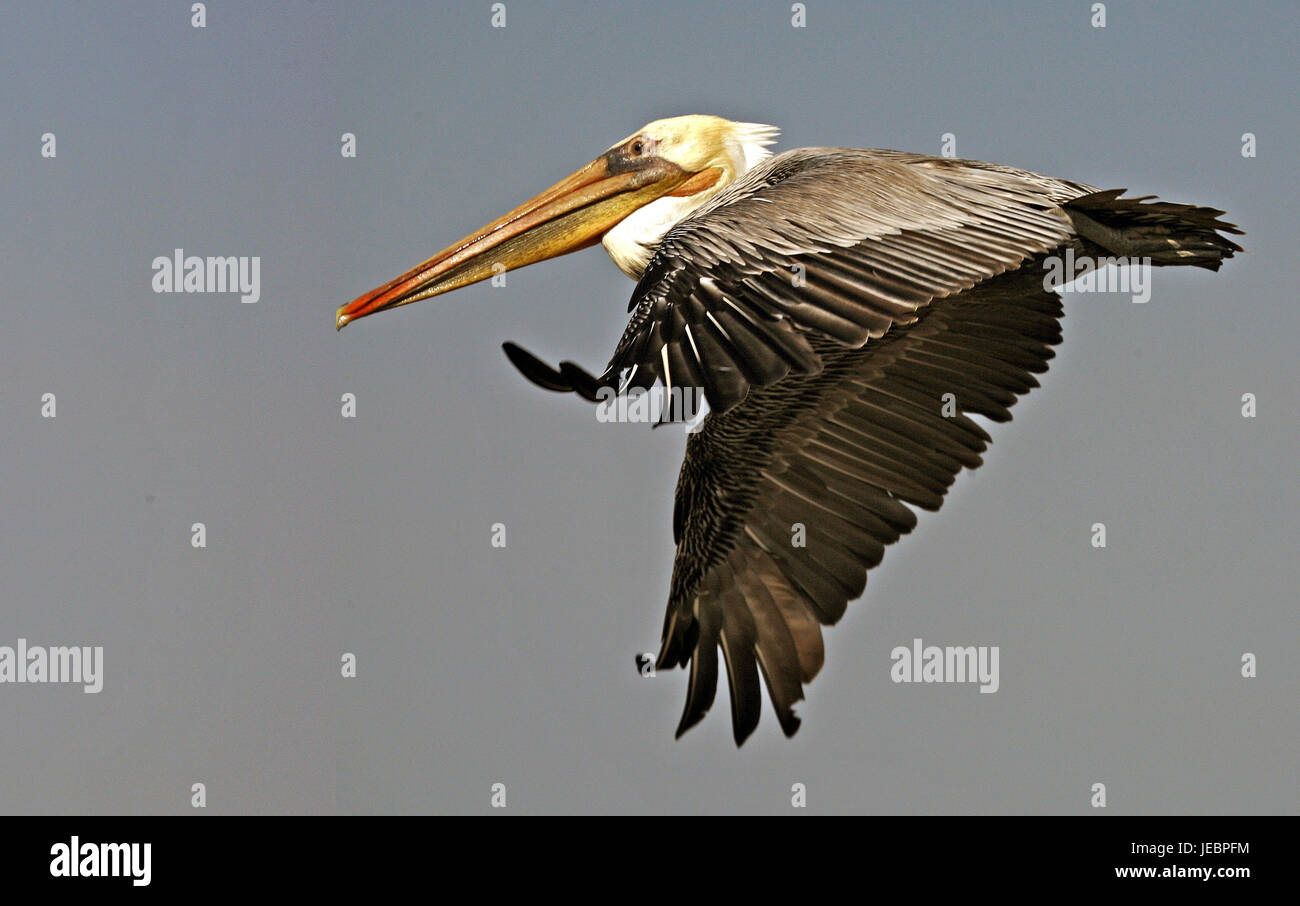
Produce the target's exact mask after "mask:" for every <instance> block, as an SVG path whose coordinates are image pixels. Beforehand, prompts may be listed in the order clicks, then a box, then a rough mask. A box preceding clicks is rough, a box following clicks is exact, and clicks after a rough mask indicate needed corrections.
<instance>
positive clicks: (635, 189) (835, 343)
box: [335, 115, 1242, 745]
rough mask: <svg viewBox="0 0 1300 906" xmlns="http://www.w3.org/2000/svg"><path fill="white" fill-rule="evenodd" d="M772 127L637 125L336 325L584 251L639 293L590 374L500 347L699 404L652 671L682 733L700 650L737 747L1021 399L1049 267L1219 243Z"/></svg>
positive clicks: (986, 174)
mask: <svg viewBox="0 0 1300 906" xmlns="http://www.w3.org/2000/svg"><path fill="white" fill-rule="evenodd" d="M777 132H778V130H777V129H775V128H773V127H771V126H766V125H761V124H755V123H741V122H731V121H728V120H725V119H721V118H719V117H715V116H698V115H696V116H681V117H674V118H671V119H662V120H656V121H654V122H652V123H650V124H648V125H646V126H645V127H644V128H642V129H639V130H637V132H635V133H634V134H632V135H630V136H628V137H627V138H625V139H623V140H622V141H620V142H618V143H617V144H615V145H614V146H613V147H611V148H610V149H609V150H607V151H606V152H605V153H603V154H601V155H600V156H599V157H597V158H596V159H595V160H593V161H592V162H591V163H589V164H587V165H586V166H585V167H583V168H582V169H580V170H578V171H577V172H576V173H574V174H573V175H572V176H569V177H568V178H566V179H563V180H561V181H560V182H558V183H556V184H555V185H554V186H552V187H551V188H549V189H547V190H546V191H544V192H542V193H541V194H540V195H538V196H536V197H535V198H533V199H531V200H530V201H527V202H525V203H524V204H523V205H521V206H520V207H518V208H515V209H514V210H513V211H510V212H509V213H507V214H505V215H503V216H502V217H500V218H498V219H496V220H494V221H492V222H491V223H489V224H488V225H487V226H485V227H483V228H482V229H480V230H476V231H474V232H473V233H470V234H469V235H468V236H466V237H465V238H463V239H461V240H460V241H459V242H456V243H453V244H452V245H450V246H448V247H447V248H446V249H444V250H443V251H441V252H439V253H438V254H436V255H434V256H433V257H432V258H429V259H428V260H426V261H424V262H423V263H421V264H419V265H417V266H416V267H414V268H412V269H411V270H409V271H407V272H406V273H404V274H402V275H401V276H399V277H397V278H395V279H393V280H391V281H389V282H388V283H385V284H384V285H383V286H380V287H378V288H376V289H374V290H371V291H370V292H368V293H365V294H364V295H362V296H359V297H358V298H357V299H355V300H354V301H352V302H350V303H348V304H347V305H343V306H341V307H340V308H339V309H338V310H337V312H336V314H335V326H336V327H337V328H338V329H340V330H341V329H342V328H343V327H344V326H345V325H348V324H351V323H352V322H353V321H356V320H358V319H360V318H364V317H367V316H369V315H372V314H375V313H376V312H381V311H388V310H391V309H394V308H398V307H400V306H403V305H409V304H410V303H412V302H418V301H420V300H422V299H429V298H432V297H434V296H437V295H440V294H442V293H446V292H450V291H451V290H454V289H458V288H460V287H463V286H468V285H470V284H472V283H476V282H478V281H480V280H483V279H486V278H488V277H491V276H492V275H493V274H494V273H498V272H500V271H501V270H502V269H505V270H513V269H515V268H518V267H523V266H525V265H528V264H532V263H534V262H537V261H542V260H545V259H548V258H554V257H556V256H558V255H562V254H565V253H567V252H573V251H577V250H578V249H583V248H587V247H589V246H592V245H595V244H596V243H597V242H599V243H601V244H602V245H603V246H604V247H605V250H606V251H607V252H608V253H609V255H610V257H611V258H612V259H613V260H614V263H615V264H617V265H618V267H619V268H620V269H621V270H622V271H623V272H624V273H626V274H627V275H628V276H629V277H631V278H632V279H634V280H636V281H637V284H636V288H635V289H634V290H633V293H632V300H631V303H630V304H629V306H628V310H629V311H630V312H631V313H632V316H631V320H630V321H629V322H628V325H627V328H626V330H625V331H624V332H623V335H622V338H621V339H620V340H619V341H618V343H617V345H616V347H615V349H614V354H613V357H612V358H611V359H610V361H609V364H608V365H607V366H606V367H605V369H604V370H603V371H601V372H600V373H599V374H593V373H591V372H589V371H587V370H585V369H583V368H581V367H580V366H578V365H575V364H573V363H572V362H567V361H566V362H561V363H560V364H559V365H558V366H551V365H548V364H546V363H545V362H544V361H542V359H540V358H538V357H537V356H534V355H533V354H532V353H529V352H527V351H525V350H523V349H522V348H520V347H519V346H517V345H515V344H512V343H506V344H505V346H504V349H505V352H506V354H507V356H508V357H509V359H510V361H511V362H512V363H513V364H514V365H515V366H516V367H517V368H518V369H519V370H520V371H521V372H522V373H523V374H524V376H525V377H526V378H528V379H529V380H530V381H532V382H533V383H535V384H538V385H540V386H541V387H544V388H546V389H548V390H553V391H563V392H573V393H577V394H578V395H579V396H581V397H583V398H585V399H588V400H597V399H602V398H607V395H608V394H609V393H611V392H612V393H621V394H626V393H631V392H635V391H646V390H649V389H651V388H654V387H656V386H658V387H659V388H660V390H659V392H662V391H663V389H669V388H673V387H679V388H680V387H690V388H699V389H700V390H701V391H702V393H703V395H704V397H705V399H707V402H708V415H707V416H706V417H704V419H703V422H702V423H701V424H700V425H699V426H698V430H696V431H695V432H694V433H691V434H690V435H689V436H688V439H687V444H686V458H685V461H684V462H683V463H682V468H681V473H680V477H679V478H678V482H677V491H676V498H675V508H674V515H673V537H674V541H675V543H676V548H677V550H676V557H675V559H674V562H673V572H672V578H671V582H670V588H669V593H668V611H667V614H666V616H665V619H664V625H663V635H662V643H661V647H660V651H659V655H658V659H657V662H656V663H657V666H658V667H659V668H660V669H667V668H670V667H685V668H687V689H686V706H685V708H684V710H683V712H682V717H681V721H680V723H679V724H678V727H677V735H678V737H680V736H681V734H682V733H684V732H685V731H686V730H688V729H690V728H691V727H692V726H694V725H695V724H696V723H698V722H699V721H700V720H701V719H702V718H703V717H704V714H705V712H707V711H708V710H709V708H710V707H711V706H712V704H713V700H714V696H715V693H716V688H717V680H718V651H719V650H721V652H722V658H723V661H724V663H725V667H726V675H727V684H728V687H729V691H730V700H731V722H732V730H733V735H734V737H735V741H736V744H737V745H741V744H742V743H743V742H744V741H745V740H746V739H747V738H748V737H749V735H750V734H751V733H752V732H753V731H754V729H755V727H756V726H757V725H758V722H759V712H760V709H761V701H762V692H761V690H760V686H759V676H760V674H761V676H762V678H763V681H764V683H765V685H766V687H767V693H768V698H769V699H770V700H771V703H772V707H773V709H774V710H775V713H776V718H777V721H778V722H779V723H780V726H781V729H782V731H784V733H785V735H786V736H791V735H793V734H794V732H795V731H796V730H797V729H798V727H799V722H800V719H799V717H798V716H797V715H796V713H795V705H796V703H797V702H799V701H801V700H803V697H804V694H803V693H804V690H803V687H804V685H805V684H806V683H809V682H811V680H812V679H813V678H814V677H815V676H816V675H817V673H818V671H819V670H820V669H821V667H822V663H823V659H824V649H823V647H822V631H821V627H822V626H829V625H833V624H834V623H836V622H838V621H839V619H840V618H841V617H842V616H843V615H844V613H845V610H846V608H847V605H848V603H849V602H850V601H853V600H855V599H857V598H858V597H860V596H861V595H862V593H863V591H864V589H865V587H866V579H867V571H868V570H870V569H871V568H872V567H874V566H876V565H877V564H879V563H880V561H881V559H882V557H883V556H884V552H885V548H886V547H887V546H888V545H890V544H892V543H894V542H895V541H897V540H898V539H899V537H901V536H902V535H905V534H907V533H908V532H910V531H911V530H912V528H913V527H914V526H915V525H916V510H917V509H921V510H937V509H939V507H940V505H941V504H942V503H943V499H944V493H945V492H946V491H947V489H948V487H949V486H950V485H951V484H952V483H953V480H954V479H955V478H956V476H957V474H958V473H959V472H960V471H961V470H962V469H974V468H976V467H977V466H979V465H980V463H981V456H982V454H983V453H984V451H985V449H986V448H987V446H988V444H989V442H990V437H989V435H988V434H987V433H986V432H985V430H984V429H983V428H982V427H981V426H980V425H979V424H977V423H976V422H975V421H974V420H972V418H971V416H972V415H978V416H983V417H984V418H986V419H989V420H991V421H994V422H1004V421H1007V420H1009V419H1010V418H1011V413H1010V411H1009V410H1010V407H1011V406H1012V404H1013V403H1015V402H1016V400H1017V399H1018V398H1019V397H1021V396H1023V395H1024V394H1026V393H1028V392H1029V391H1030V389H1031V388H1034V387H1037V386H1038V381H1037V380H1036V378H1035V375H1037V374H1041V373H1042V372H1044V371H1046V370H1047V364H1048V360H1049V359H1050V358H1051V357H1052V355H1053V349H1052V347H1053V346H1055V345H1056V344H1057V343H1059V342H1060V340H1061V329H1060V319H1061V317H1062V314H1063V311H1062V304H1061V295H1060V294H1059V293H1057V292H1053V291H1051V288H1049V286H1048V285H1047V283H1046V281H1045V279H1044V274H1045V273H1047V271H1048V269H1049V265H1050V264H1051V262H1052V261H1054V260H1056V259H1058V258H1059V256H1062V255H1065V254H1066V253H1067V252H1070V251H1072V252H1073V255H1074V256H1093V257H1094V258H1099V257H1112V258H1113V257H1123V258H1128V259H1149V261H1150V264H1152V265H1155V266H1166V265H1191V266H1195V267H1202V268H1208V269H1210V270H1218V269H1219V266H1220V264H1221V263H1222V261H1223V259H1225V258H1231V257H1232V256H1233V254H1234V253H1235V252H1239V251H1241V250H1242V249H1241V247H1240V246H1238V245H1237V244H1236V243H1234V242H1233V241H1231V240H1230V239H1228V238H1227V237H1226V236H1225V235H1223V234H1238V235H1240V234H1242V231H1241V230H1239V229H1237V228H1236V226H1235V225H1233V224H1230V223H1227V222H1224V221H1222V220H1220V219H1218V218H1219V216H1220V215H1222V214H1223V213H1224V212H1223V211H1219V210H1215V209H1212V208H1205V207H1196V206H1193V205H1186V204H1172V203H1168V202H1159V201H1153V200H1151V198H1152V197H1151V196H1144V197H1139V198H1131V197H1122V196H1123V195H1124V192H1125V191H1127V190H1125V189H1112V190H1105V191H1100V190H1098V189H1096V188H1094V187H1093V186H1089V185H1085V184H1083V183H1078V182H1070V181H1068V180H1063V179H1054V178H1051V177H1047V176H1042V175H1040V174H1038V173H1032V172H1029V171H1026V170H1019V169H1016V168H1014V167H1008V166H1002V165H999V164H990V163H981V162H979V161H973V160H959V159H954V158H946V157H932V156H929V155H924V154H910V153H905V152H900V151H885V150H861V149H853V148H803V149H799V150H794V151H786V152H784V153H782V154H777V155H775V156H773V155H772V153H771V151H770V150H769V145H771V144H772V142H773V141H774V139H775V138H776V135H777ZM1072 260H1073V259H1072ZM602 394H605V396H602ZM670 417H671V413H670ZM799 527H802V528H803V529H804V532H803V536H802V538H801V539H800V538H799V532H798V528H799ZM799 540H802V542H803V543H802V544H800V543H798V541H799Z"/></svg>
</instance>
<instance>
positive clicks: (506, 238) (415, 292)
mask: <svg viewBox="0 0 1300 906" xmlns="http://www.w3.org/2000/svg"><path fill="white" fill-rule="evenodd" d="M690 177H691V174H690V173H687V172H686V171H684V170H683V169H682V168H681V167H678V166H677V165H676V164H673V163H671V162H669V161H666V160H663V159H662V158H659V157H647V158H644V159H635V160H630V159H628V158H627V157H626V156H625V155H623V154H621V153H618V152H615V151H610V152H608V153H606V154H604V155H602V156H601V157H598V158H596V159H595V160H594V161H592V162H591V163H589V164H587V166H585V167H583V168H582V169H581V170H579V171H578V172H577V173H574V174H573V175H572V176H570V177H568V178H567V179H564V180H561V181H560V182H558V183H556V184H555V185H553V186H551V187H550V188H549V189H547V190H546V191H545V192H543V193H542V194H540V195H538V196H537V197H536V198H533V199H531V200H530V201H526V202H524V204H522V205H520V206H519V207H517V208H515V209H514V210H513V211H511V212H510V213H508V214H506V215H504V216H502V217H499V218H498V219H496V220H494V221H492V222H491V223H489V224H488V225H487V226H485V227H483V228H482V229H481V230H477V231H475V232H473V233H471V234H470V235H468V236H466V237H465V238H464V239H462V240H460V241H459V242H457V243H455V244H453V245H450V246H448V247H447V248H445V249H443V250H442V251H441V252H439V253H438V254H436V255H434V256H433V257H432V258H430V259H428V260H427V261H425V262H423V263H422V264H419V265H417V266H416V267H413V268H412V269H411V270H409V271H407V272H406V273H404V274H402V276H400V277H398V278H396V279H395V280H390V281H389V282H388V283H385V284H384V285H383V286H380V287H378V288H376V289H373V290H371V291H370V292H368V293H366V294H364V295H362V296H359V297H357V298H356V299H354V300H353V301H352V302H349V303H348V304H347V305H343V306H340V308H339V309H338V311H337V312H335V315H334V323H335V327H336V328H337V329H338V330H342V329H343V328H344V326H345V325H347V324H351V323H352V322H353V321H355V320H357V319H358V318H364V317H365V316H366V315H372V314H374V313H375V312H377V311H385V310H387V309H390V308H397V307H398V306H400V305H408V304H410V303H411V302H418V301H420V300H421V299H428V298H431V297H433V296H436V295H439V294H441V293H445V292H450V291H451V290H453V289H459V288H460V287H462V286H468V285H469V284H471V283H477V282H479V281H480V280H486V279H487V278H489V277H491V276H493V275H494V274H497V273H501V272H502V271H503V270H513V269H515V268H518V267H523V266H525V265H528V264H533V263H535V262H538V261H544V260H546V259H548V258H555V257H557V256H559V255H563V254H566V253H568V252H576V251H577V250H579V249H583V248H587V247H588V246H591V245H594V244H595V243H597V242H599V241H600V238H601V237H602V236H604V235H605V233H606V232H608V231H609V230H610V229H612V228H613V227H614V226H615V225H616V224H617V223H618V222H619V221H620V220H622V219H623V218H624V217H626V216H627V215H628V214H630V213H632V212H633V211H635V210H636V209H637V208H640V207H642V206H644V205H646V204H649V203H650V202H651V201H654V200H655V199H656V198H659V197H660V196H662V195H666V194H668V193H669V192H672V191H673V190H674V189H675V188H677V187H678V186H680V185H681V184H682V183H684V182H686V181H687V180H688V179H689V178H690Z"/></svg>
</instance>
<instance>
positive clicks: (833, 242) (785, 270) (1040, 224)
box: [597, 148, 1090, 413]
mask: <svg viewBox="0 0 1300 906" xmlns="http://www.w3.org/2000/svg"><path fill="white" fill-rule="evenodd" d="M1088 191H1090V188H1089V187H1087V186H1082V185H1079V184H1077V183H1067V182H1063V181H1060V180H1052V179H1048V178H1047V177H1043V176H1039V175H1038V174H1034V173H1028V172H1026V171H1023V170H1016V169H1013V168H1010V167H1001V166H997V165H991V164H981V163H978V162H974V161H963V160H951V159H947V158H941V157H940V158H933V157H923V156H920V155H912V154H903V153H901V152H891V151H855V150H849V149H830V148H804V149H800V150H798V151H790V152H787V153H785V154H782V155H779V156H777V157H774V158H772V159H771V160H769V161H767V162H765V163H764V164H762V165H760V166H758V167H756V168H755V169H753V170H751V171H749V172H748V173H747V174H745V176H744V177H742V178H741V179H740V180H739V181H737V182H736V183H735V184H734V185H733V186H731V187H729V188H728V189H727V190H726V191H724V192H723V193H722V194H720V195H719V196H718V197H717V198H716V199H714V200H713V201H711V202H710V203H708V204H706V205H704V206H703V207H701V208H700V210H698V211H696V212H694V213H693V214H692V215H691V216H690V217H688V218H686V219H685V220H683V221H682V222H681V223H679V224H678V225H677V226H675V227H673V229H671V230H670V231H669V232H668V233H667V235H666V236H665V237H664V239H663V240H662V242H661V243H660V245H659V247H658V249H657V250H656V252H655V254H654V256H653V257H652V258H651V260H650V263H649V265H648V266H647V268H646V270H645V272H644V274H643V275H642V277H641V280H640V282H639V283H638V284H637V287H636V290H635V291H634V293H633V295H632V301H631V303H630V304H629V311H632V312H633V314H632V318H631V320H630V322H629V323H628V326H627V329H626V330H625V332H624V334H623V337H622V339H621V340H620V341H619V343H618V347H617V348H616V350H615V352H614V355H613V358H612V359H611V360H610V363H609V366H608V368H607V369H606V371H605V373H604V374H603V375H602V376H601V377H600V378H598V379H597V380H598V381H600V382H602V383H606V384H610V383H613V382H614V381H615V379H616V378H618V377H619V376H623V378H624V381H625V382H626V383H629V384H630V385H631V386H637V387H649V386H651V385H652V384H654V383H655V382H656V381H658V382H660V383H662V384H663V385H664V386H665V388H669V389H671V388H672V387H674V386H691V387H702V388H703V390H704V393H705V396H706V398H707V399H708V401H709V407H710V410H711V411H712V412H715V413H723V412H726V411H727V410H728V409H730V408H732V407H733V406H735V405H736V404H737V403H739V402H740V401H741V400H742V399H744V397H745V395H746V394H747V393H748V392H749V391H750V389H751V388H753V387H763V386H767V385H769V384H773V383H775V382H777V381H780V380H781V379H783V378H784V377H786V376H787V375H788V374H791V373H795V374H815V373H817V372H818V371H820V370H821V368H822V367H823V364H824V362H823V355H822V354H821V353H820V352H819V351H818V349H816V348H814V345H813V342H812V337H813V336H822V337H826V338H829V339H832V340H834V341H835V342H836V343H837V344H839V345H842V346H845V347H849V348H859V347H861V346H863V344H865V343H867V342H868V340H871V339H873V338H879V337H882V336H884V335H885V334H886V333H887V332H888V331H889V330H890V329H891V328H893V327H894V326H896V325H902V324H909V323H911V322H913V321H915V320H916V319H917V317H918V315H919V313H920V312H921V311H922V310H923V309H924V308H925V307H926V306H928V305H930V304H932V303H933V302H934V301H935V300H936V299H941V298H945V297H948V296H951V295H953V294H955V293H960V292H962V291H964V290H966V289H969V288H970V287H972V286H974V285H976V284H977V283H979V282H981V281H983V280H986V279H988V278H990V277H993V276H996V275H998V274H1001V273H1005V272H1007V271H1009V270H1014V269H1015V268H1017V267H1019V266H1020V265H1021V264H1022V263H1023V262H1024V261H1025V260H1026V259H1027V258H1029V257H1032V256H1034V255H1039V254H1042V253H1045V252H1047V251H1050V250H1052V249H1055V248H1058V247H1060V246H1061V245H1062V244H1063V243H1065V242H1067V241H1069V240H1070V239H1071V238H1072V237H1073V236H1074V235H1075V231H1074V226H1073V224H1072V222H1071V220H1070V218H1069V216H1068V215H1067V214H1066V213H1065V212H1064V211H1062V209H1061V207H1060V203H1061V202H1063V201H1065V200H1067V199H1069V198H1073V197H1077V196H1080V195H1083V194H1085V193H1087V192H1088Z"/></svg>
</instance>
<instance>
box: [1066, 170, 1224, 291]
mask: <svg viewBox="0 0 1300 906" xmlns="http://www.w3.org/2000/svg"><path fill="white" fill-rule="evenodd" d="M1125 191H1127V190H1125V189H1107V190H1106V191H1104V192H1092V193H1090V194H1088V195H1081V196H1079V197H1078V198H1073V199H1071V200H1070V201H1067V202H1066V203H1065V204H1064V205H1063V207H1064V209H1065V211H1066V213H1067V214H1069V216H1070V219H1071V220H1072V221H1073V222H1074V228H1075V229H1076V230H1077V231H1078V232H1079V235H1080V236H1082V237H1083V238H1084V239H1087V240H1090V241H1091V242H1095V243H1096V244H1097V245H1100V246H1101V247H1102V248H1104V249H1106V250H1107V251H1109V252H1111V253H1112V254H1115V255H1122V256H1125V257H1128V258H1150V259H1151V263H1152V264H1155V265H1161V266H1164V265H1192V266H1194V267H1204V268H1209V269H1210V270H1212V271H1217V270H1218V269H1219V266H1220V265H1221V264H1222V263H1223V261H1224V259H1226V258H1231V257H1232V256H1233V255H1234V254H1236V253H1237V252H1240V251H1243V249H1242V247H1241V246H1239V245H1237V243H1235V242H1233V241H1232V240H1231V239H1229V238H1228V237H1227V236H1224V235H1222V234H1224V233H1230V234H1233V235H1236V236H1244V235H1245V231H1243V230H1240V229H1238V228H1237V225H1236V224H1234V223H1228V222H1227V221H1225V220H1220V219H1219V217H1220V216H1221V215H1222V214H1224V213H1225V212H1223V211H1220V210H1217V209H1215V208H1202V207H1197V206H1196V205H1190V204H1175V203H1173V202H1168V201H1152V200H1151V199H1152V198H1154V196H1152V195H1144V196H1142V197H1139V198H1121V197H1120V196H1121V195H1123V194H1124V192H1125Z"/></svg>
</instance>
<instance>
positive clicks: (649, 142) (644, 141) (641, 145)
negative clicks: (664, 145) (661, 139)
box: [628, 138, 654, 157]
mask: <svg viewBox="0 0 1300 906" xmlns="http://www.w3.org/2000/svg"><path fill="white" fill-rule="evenodd" d="M628 150H629V151H631V152H632V154H633V156H635V157H642V156H644V155H646V154H649V153H650V152H651V151H653V150H654V139H649V138H636V139H633V140H632V144H631V145H629V146H628Z"/></svg>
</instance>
